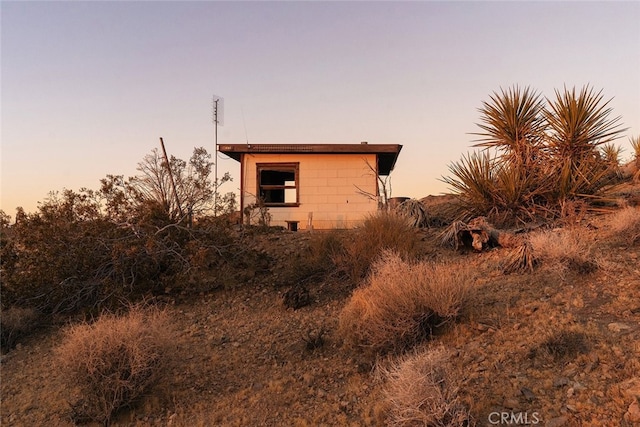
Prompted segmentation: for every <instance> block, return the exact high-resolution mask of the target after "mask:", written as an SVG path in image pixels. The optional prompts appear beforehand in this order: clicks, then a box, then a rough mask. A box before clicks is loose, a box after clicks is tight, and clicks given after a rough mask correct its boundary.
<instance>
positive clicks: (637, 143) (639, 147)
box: [629, 136, 640, 170]
mask: <svg viewBox="0 0 640 427" xmlns="http://www.w3.org/2000/svg"><path fill="white" fill-rule="evenodd" d="M629 142H630V143H631V148H632V149H633V155H634V156H635V161H636V169H638V170H640V136H632V137H631V138H629Z"/></svg>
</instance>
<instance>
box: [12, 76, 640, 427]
mask: <svg viewBox="0 0 640 427" xmlns="http://www.w3.org/2000/svg"><path fill="white" fill-rule="evenodd" d="M556 96H557V99H556V100H555V101H549V100H547V102H546V103H545V102H543V100H542V98H541V97H540V96H538V95H537V94H535V93H533V92H531V91H530V90H528V89H527V90H524V91H522V90H519V89H518V88H515V89H511V90H509V91H503V92H502V94H501V95H497V94H494V96H492V98H491V102H490V103H486V104H484V107H483V109H482V110H481V111H482V114H483V118H482V123H481V126H480V127H481V129H482V133H481V134H480V135H481V136H482V140H480V141H479V142H480V146H482V147H483V148H485V151H484V152H476V153H472V154H469V155H467V156H466V157H464V158H463V161H462V162H461V163H459V164H457V165H454V166H453V167H452V170H453V171H455V173H454V175H456V178H452V181H451V183H452V185H453V186H454V188H456V189H457V190H456V191H458V193H457V201H458V203H462V204H461V205H460V204H459V205H458V208H460V209H462V212H463V213H464V215H466V216H467V217H464V215H463V217H458V216H454V215H449V212H450V209H449V207H450V206H451V203H450V198H451V197H446V198H442V199H443V200H446V202H445V203H444V204H445V205H446V206H440V208H441V209H440V212H442V214H441V215H440V216H439V217H438V221H437V223H431V224H428V225H430V226H431V227H438V228H439V229H438V230H433V229H430V228H428V227H427V228H425V229H422V230H417V229H416V227H415V226H416V225H418V226H420V225H421V224H422V225H423V220H424V218H425V217H426V212H425V211H423V210H422V209H423V207H424V205H422V204H421V202H420V201H411V203H410V204H408V206H407V208H408V210H409V212H410V214H409V215H406V216H404V217H403V215H402V214H401V215H398V214H395V213H393V212H388V211H381V212H379V213H378V214H376V215H373V216H371V217H370V218H367V219H366V221H364V222H363V224H362V225H361V226H360V227H358V228H356V229H353V230H339V231H338V230H334V231H330V232H317V231H314V232H313V233H309V234H307V233H290V232H287V231H285V230H283V229H282V228H277V227H268V210H266V209H264V210H262V211H261V210H260V209H259V207H258V206H256V209H255V210H254V211H253V213H254V214H256V215H257V216H255V217H254V224H255V223H259V222H260V221H262V226H259V227H243V228H241V227H230V224H231V222H230V221H231V218H230V217H231V214H229V216H224V215H222V216H220V217H209V216H207V213H208V212H209V211H210V210H211V209H212V205H211V204H210V203H209V202H210V201H209V202H207V201H206V200H207V199H208V197H209V196H208V195H209V194H211V193H210V188H209V187H208V186H210V185H213V187H214V188H217V186H216V185H215V184H214V183H210V182H209V181H208V178H207V170H208V166H207V165H208V157H207V155H206V153H205V152H202V151H197V152H196V153H194V155H197V156H196V157H197V161H195V163H193V164H192V163H189V164H188V163H186V162H182V161H178V160H177V159H171V160H170V162H169V163H170V164H169V165H166V164H165V163H164V162H163V161H162V159H160V158H159V157H158V155H157V152H156V153H153V154H152V155H151V156H148V157H146V158H145V160H144V161H143V163H144V167H142V166H141V168H142V169H141V170H140V171H141V173H142V175H141V176H139V177H137V178H136V179H131V180H127V181H126V182H125V181H124V179H123V178H122V177H118V176H108V177H107V178H106V179H105V180H103V181H102V188H101V189H100V190H99V191H91V190H87V189H81V190H80V191H78V192H74V191H70V190H65V191H63V192H62V193H53V194H52V195H51V197H50V198H49V199H47V200H45V201H44V202H43V203H41V205H40V207H39V209H38V211H37V212H36V213H33V214H26V213H24V212H23V211H22V210H18V212H17V214H16V223H15V224H14V225H11V224H10V222H11V221H10V218H9V216H8V215H6V214H5V213H4V212H2V211H0V231H1V232H2V234H1V236H0V251H1V252H0V261H1V269H0V270H1V271H0V273H1V275H2V284H1V286H2V301H1V303H2V312H1V313H0V316H1V318H0V321H1V325H0V326H1V327H0V330H1V332H2V346H3V350H8V351H6V352H5V353H3V354H2V358H1V360H0V362H1V363H2V369H3V372H2V374H3V381H2V382H1V383H0V386H1V387H2V399H0V405H2V408H1V409H2V410H1V411H0V413H1V415H0V417H1V418H0V423H2V424H3V425H4V424H5V423H6V424H8V425H13V424H15V423H18V424H19V423H22V424H28V425H50V424H55V425H61V426H63V425H69V422H70V421H69V420H72V421H73V422H74V423H83V422H88V421H94V422H100V423H103V424H109V423H113V424H117V425H133V424H135V425H149V426H155V425H174V426H175V425H185V426H187V425H189V426H191V425H203V426H204V425H211V424H215V425H283V424H288V425H300V426H304V425H392V426H409V425H427V426H451V427H455V426H473V425H475V423H476V422H477V423H478V424H482V423H484V422H485V421H487V420H488V416H489V414H491V413H495V412H496V411H498V412H502V411H504V412H516V413H528V414H533V413H534V411H535V413H539V415H540V417H541V418H540V419H541V420H542V421H544V422H545V423H548V424H549V425H554V422H556V423H557V424H555V425H558V424H562V423H565V425H573V424H576V425H578V424H581V425H612V423H614V424H615V423H616V422H622V420H628V419H631V418H630V416H629V412H627V413H625V411H631V409H629V408H631V406H630V405H632V404H633V402H637V399H638V395H637V388H635V386H634V385H633V384H637V372H639V371H640V362H638V361H639V360H640V346H639V345H638V342H639V339H640V329H638V328H637V322H636V321H637V320H638V316H639V315H640V307H639V306H638V301H640V288H638V286H637V272H638V271H637V270H638V256H639V255H640V254H639V252H638V242H640V210H639V209H638V208H637V207H624V208H623V209H620V210H619V211H618V212H616V213H615V214H612V215H610V216H605V215H601V216H598V215H593V208H594V206H595V205H594V201H595V203H602V202H603V199H602V198H601V197H600V195H601V194H602V193H601V191H602V190H603V189H605V188H606V186H607V183H609V182H611V181H612V180H613V181H615V180H618V179H622V178H621V176H622V175H624V174H619V173H617V169H616V168H617V167H619V162H618V159H619V154H620V152H619V149H618V148H617V147H615V146H614V145H613V144H611V142H612V141H613V140H614V139H615V138H616V137H617V136H618V134H619V132H620V130H619V129H618V127H617V119H613V120H610V119H608V114H609V111H610V110H609V109H608V108H607V105H608V104H607V103H606V102H605V103H603V102H602V97H601V95H600V93H594V92H593V91H591V90H588V89H584V90H583V91H581V92H580V93H576V91H575V90H573V91H569V90H565V91H564V93H560V92H558V93H556ZM574 119H575V120H574ZM634 141H635V142H634ZM634 143H635V144H636V145H634V149H635V150H636V157H637V156H638V154H637V138H635V139H632V144H634ZM560 159H562V160H560ZM168 167H169V168H170V169H168ZM168 170H172V171H173V172H175V174H176V176H178V175H180V174H184V176H183V178H184V179H182V178H178V189H177V190H176V192H177V193H179V194H178V198H177V199H176V197H174V196H175V194H172V193H171V192H172V191H173V190H172V189H171V187H172V186H170V185H168V180H167V179H168V178H167V175H166V174H167V171H168ZM190 171H191V172H190ZM192 173H195V175H193V176H192V178H193V179H187V177H188V176H189V175H190V174H192ZM625 173H626V172H625ZM628 178H629V177H627V178H625V179H628ZM456 185H457V187H456ZM625 185H628V186H629V188H628V189H625V190H624V191H627V192H628V193H620V194H625V195H627V194H629V195H633V194H634V191H635V188H634V186H635V185H636V184H634V183H633V182H631V180H629V181H628V182H627V183H626V184H625ZM136 186H146V190H145V191H142V190H140V188H137V187H136ZM204 187H207V188H204ZM189 188H190V189H191V190H189ZM178 200H179V201H178ZM218 200H225V199H224V197H219V198H218ZM231 200H232V198H229V199H227V201H228V202H229V205H228V206H232V203H231ZM633 200H634V199H632V198H631V197H629V199H628V203H627V201H624V202H620V203H619V206H627V205H630V206H633V203H634V202H633ZM424 201H425V199H423V202H424ZM218 208H220V206H218ZM181 211H182V212H181ZM218 212H222V209H221V208H220V209H218ZM428 212H429V213H432V212H431V211H428ZM458 212H461V211H458ZM479 214H487V215H488V216H489V218H490V219H491V220H492V221H497V223H498V224H500V223H503V222H504V223H510V222H512V221H513V219H514V218H516V219H517V220H518V221H528V220H530V219H534V218H536V219H540V218H542V220H540V221H538V222H537V223H535V224H526V225H523V226H518V227H517V230H516V228H515V227H514V228H512V229H507V228H506V227H505V228H500V229H495V228H493V226H492V225H491V224H493V223H495V222H489V219H487V218H484V217H477V215H479ZM472 216H476V218H473V219H472V218H471V217H472ZM260 218H262V219H260ZM408 218H410V219H412V221H408V220H407V219H408ZM416 218H417V220H416ZM432 218H435V216H434V217H432ZM470 219H472V220H471V221H469V220H470ZM544 219H549V220H553V221H545V220H544ZM427 220H428V218H427ZM463 220H464V221H466V222H464V221H463ZM427 222H428V221H427ZM418 223H421V224H418ZM448 224H450V226H449V227H448V228H447V229H443V226H445V225H448ZM530 225H531V226H530ZM552 227H557V228H552ZM503 230H504V231H505V232H504V233H502V231H503ZM531 230H538V231H531ZM541 230H542V231H541ZM441 243H445V244H446V246H450V247H453V248H457V247H460V246H461V245H464V246H471V247H474V248H475V249H476V251H473V252H472V251H455V252H454V251H452V250H450V248H448V247H447V248H443V247H442V244H441ZM487 249H488V250H487ZM513 272H517V273H519V274H517V275H506V274H502V273H513ZM549 273H552V274H549ZM592 273H593V274H592ZM558 276H559V278H560V280H558ZM240 283H242V284H244V286H235V285H236V284H240ZM285 285H286V288H285V287H284V286H285ZM354 288H355V290H354ZM347 295H349V296H348V297H347ZM147 297H150V299H151V300H152V301H153V302H154V303H156V302H158V303H160V304H165V303H166V306H165V309H164V310H166V311H159V310H158V309H152V308H146V309H143V308H140V307H134V308H132V309H131V310H130V311H129V312H128V313H126V314H120V315H116V314H104V313H108V312H109V311H112V312H117V311H118V310H119V312H122V307H128V306H129V305H130V304H132V302H134V301H138V300H140V299H144V300H146V298H147ZM116 308H117V309H116ZM111 309H113V310H111ZM43 316H44V317H43ZM43 318H44V319H47V320H48V321H49V322H51V320H54V319H55V322H54V326H57V325H59V322H60V321H62V322H69V321H71V322H78V321H79V319H82V318H84V319H92V321H90V322H86V321H85V322H81V323H75V324H74V323H72V324H71V325H70V326H67V327H65V328H63V329H62V331H59V330H58V328H56V327H53V328H52V327H49V328H47V329H45V330H44V331H42V334H39V335H38V336H37V337H38V340H35V339H30V340H23V338H25V337H26V336H27V335H28V334H30V333H31V331H33V330H34V328H35V327H37V326H38V325H40V323H41V319H43ZM93 319H96V320H95V321H93ZM454 319H455V320H456V321H455V322H454V321H453V320H454ZM549 325H551V326H552V327H551V328H550V326H549ZM174 326H175V327H176V328H179V330H178V332H179V333H176V334H174V333H173V327H174ZM61 336H62V341H61V342H60V337H61ZM425 340H429V342H428V343H427V344H425V345H424V347H421V346H419V344H420V343H421V342H423V341H425ZM18 341H19V342H23V343H24V344H22V345H19V346H17V347H16V346H14V344H15V343H16V342H18ZM12 347H13V348H12ZM385 356H390V357H393V358H395V357H397V358H396V359H385ZM374 360H375V361H376V362H377V363H378V364H379V365H378V366H379V371H378V372H379V373H380V377H379V378H378V379H381V381H375V377H374V378H372V376H371V373H372V372H371V367H372V364H373V363H374ZM385 360H386V361H385ZM52 362H55V363H52ZM52 366H53V367H54V368H56V369H51V367H52ZM57 368H60V369H57ZM164 374H166V375H164ZM628 383H629V384H632V385H631V386H629V387H627V386H626V384H628ZM625 387H626V388H625ZM61 389H62V390H66V391H67V392H65V393H59V391H60V390H61ZM67 404H68V405H70V408H69V407H68V406H65V405H67ZM517 411H521V412H517ZM538 411H539V412H538ZM69 412H70V415H71V417H69V416H68V415H69Z"/></svg>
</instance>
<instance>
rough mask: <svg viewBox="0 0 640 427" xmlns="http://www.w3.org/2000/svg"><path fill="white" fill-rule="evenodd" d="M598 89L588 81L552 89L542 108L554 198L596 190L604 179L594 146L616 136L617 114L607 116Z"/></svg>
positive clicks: (603, 167) (604, 171)
mask: <svg viewBox="0 0 640 427" xmlns="http://www.w3.org/2000/svg"><path fill="white" fill-rule="evenodd" d="M610 102H611V100H608V101H604V100H603V96H602V91H599V92H594V90H593V88H590V87H589V86H588V85H587V86H584V87H583V88H582V89H581V90H580V92H579V93H576V89H575V87H574V88H573V89H571V90H569V89H567V88H566V87H565V89H564V91H563V92H560V91H558V90H556V99H555V101H551V100H549V101H548V104H549V106H548V108H546V109H545V110H544V116H545V119H546V120H547V122H548V126H549V129H548V135H547V146H548V149H549V151H550V153H551V159H552V164H553V166H554V167H555V169H556V173H555V174H554V176H556V177H557V181H556V185H555V190H556V194H557V198H558V199H559V200H560V201H562V200H564V199H566V198H575V197H580V196H584V195H594V194H596V193H597V192H598V191H599V190H600V189H601V188H602V187H603V186H604V185H606V184H607V183H608V182H607V180H606V179H604V178H605V177H606V175H607V172H608V171H607V165H606V163H605V162H604V161H603V160H602V157H601V156H600V153H599V152H598V147H599V146H600V145H603V144H607V143H610V142H612V141H614V140H615V139H617V138H619V137H620V134H621V133H622V132H624V131H625V130H626V129H622V128H620V123H619V122H620V120H621V117H620V116H618V117H614V118H610V114H611V112H612V109H611V107H609V106H608V105H609V103H610Z"/></svg>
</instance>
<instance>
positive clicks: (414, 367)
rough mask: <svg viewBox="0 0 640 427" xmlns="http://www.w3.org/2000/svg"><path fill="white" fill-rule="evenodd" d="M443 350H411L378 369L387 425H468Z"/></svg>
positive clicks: (442, 426) (466, 415)
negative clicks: (382, 379)
mask: <svg viewBox="0 0 640 427" xmlns="http://www.w3.org/2000/svg"><path fill="white" fill-rule="evenodd" d="M449 358H450V355H449V354H448V352H447V351H445V350H444V349H442V348H441V349H435V350H428V351H424V352H420V353H414V354H411V355H408V356H405V357H403V358H400V359H399V360H397V361H396V362H394V363H392V364H391V366H390V367H387V368H379V372H380V373H381V375H382V377H383V378H384V379H385V380H386V382H385V386H384V396H385V400H386V403H387V406H388V408H389V409H388V418H387V423H386V424H387V425H389V426H429V427H445V426H451V427H453V426H469V425H472V420H471V419H470V414H469V410H468V409H467V408H465V406H464V405H463V404H461V402H460V400H459V399H458V388H457V386H456V385H455V381H456V378H455V376H454V375H453V374H452V373H451V369H450V368H449V364H448V362H449Z"/></svg>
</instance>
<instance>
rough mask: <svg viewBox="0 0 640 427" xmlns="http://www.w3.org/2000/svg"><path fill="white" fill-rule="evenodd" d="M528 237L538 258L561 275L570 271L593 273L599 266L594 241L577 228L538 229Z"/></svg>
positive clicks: (546, 266) (545, 265)
mask: <svg viewBox="0 0 640 427" xmlns="http://www.w3.org/2000/svg"><path fill="white" fill-rule="evenodd" d="M528 239H529V243H530V244H531V247H532V249H533V254H534V255H535V257H536V259H537V260H538V261H540V263H541V264H542V265H543V266H544V267H545V268H547V269H549V270H551V271H555V272H557V273H559V274H560V275H561V276H564V275H565V274H566V273H568V272H569V271H573V272H577V273H581V274H586V273H592V272H594V271H595V270H597V269H598V267H599V259H598V257H597V255H596V254H595V251H594V250H593V243H592V242H591V240H590V238H589V237H588V236H585V235H584V233H581V232H580V231H579V229H577V228H567V229H562V230H545V231H538V232H535V233H532V234H530V235H529V238H528Z"/></svg>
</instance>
